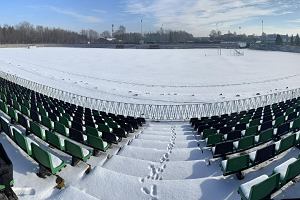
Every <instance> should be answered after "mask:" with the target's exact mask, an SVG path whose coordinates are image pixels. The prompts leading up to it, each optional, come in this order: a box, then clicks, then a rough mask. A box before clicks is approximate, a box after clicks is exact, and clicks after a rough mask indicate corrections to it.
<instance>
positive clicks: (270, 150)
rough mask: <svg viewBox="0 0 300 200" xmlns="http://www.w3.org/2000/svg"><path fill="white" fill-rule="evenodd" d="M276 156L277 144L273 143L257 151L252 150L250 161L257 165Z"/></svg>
mask: <svg viewBox="0 0 300 200" xmlns="http://www.w3.org/2000/svg"><path fill="white" fill-rule="evenodd" d="M274 156H275V144H271V145H269V146H267V147H264V148H262V149H258V150H257V151H254V152H251V153H250V154H249V157H250V161H251V162H252V165H257V164H259V163H262V162H265V161H267V160H269V159H271V158H273V157H274Z"/></svg>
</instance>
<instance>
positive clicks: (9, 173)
mask: <svg viewBox="0 0 300 200" xmlns="http://www.w3.org/2000/svg"><path fill="white" fill-rule="evenodd" d="M0 163H1V168H0V185H4V186H5V187H10V184H11V182H12V180H13V164H12V162H11V160H10V159H9V157H8V155H7V153H6V152H5V150H4V148H3V146H2V144H1V143H0Z"/></svg>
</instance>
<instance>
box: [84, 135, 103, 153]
mask: <svg viewBox="0 0 300 200" xmlns="http://www.w3.org/2000/svg"><path fill="white" fill-rule="evenodd" d="M87 143H88V145H89V146H91V147H93V148H95V149H97V150H101V151H106V148H107V143H106V142H104V141H103V140H102V139H101V138H99V137H94V136H93V135H87Z"/></svg>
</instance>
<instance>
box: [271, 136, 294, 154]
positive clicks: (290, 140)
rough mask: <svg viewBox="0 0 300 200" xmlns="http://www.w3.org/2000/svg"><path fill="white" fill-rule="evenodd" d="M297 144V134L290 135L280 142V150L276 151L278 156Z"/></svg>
mask: <svg viewBox="0 0 300 200" xmlns="http://www.w3.org/2000/svg"><path fill="white" fill-rule="evenodd" d="M295 144H296V134H293V135H290V136H288V137H286V138H284V139H282V140H281V141H280V146H279V149H278V150H277V151H276V153H277V154H280V153H282V152H284V151H286V150H288V149H289V148H291V147H293V146H294V145H295Z"/></svg>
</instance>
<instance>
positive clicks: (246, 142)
mask: <svg viewBox="0 0 300 200" xmlns="http://www.w3.org/2000/svg"><path fill="white" fill-rule="evenodd" d="M254 137H255V136H248V137H244V138H242V139H240V141H239V147H238V149H239V150H244V149H249V148H250V147H252V146H254Z"/></svg>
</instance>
